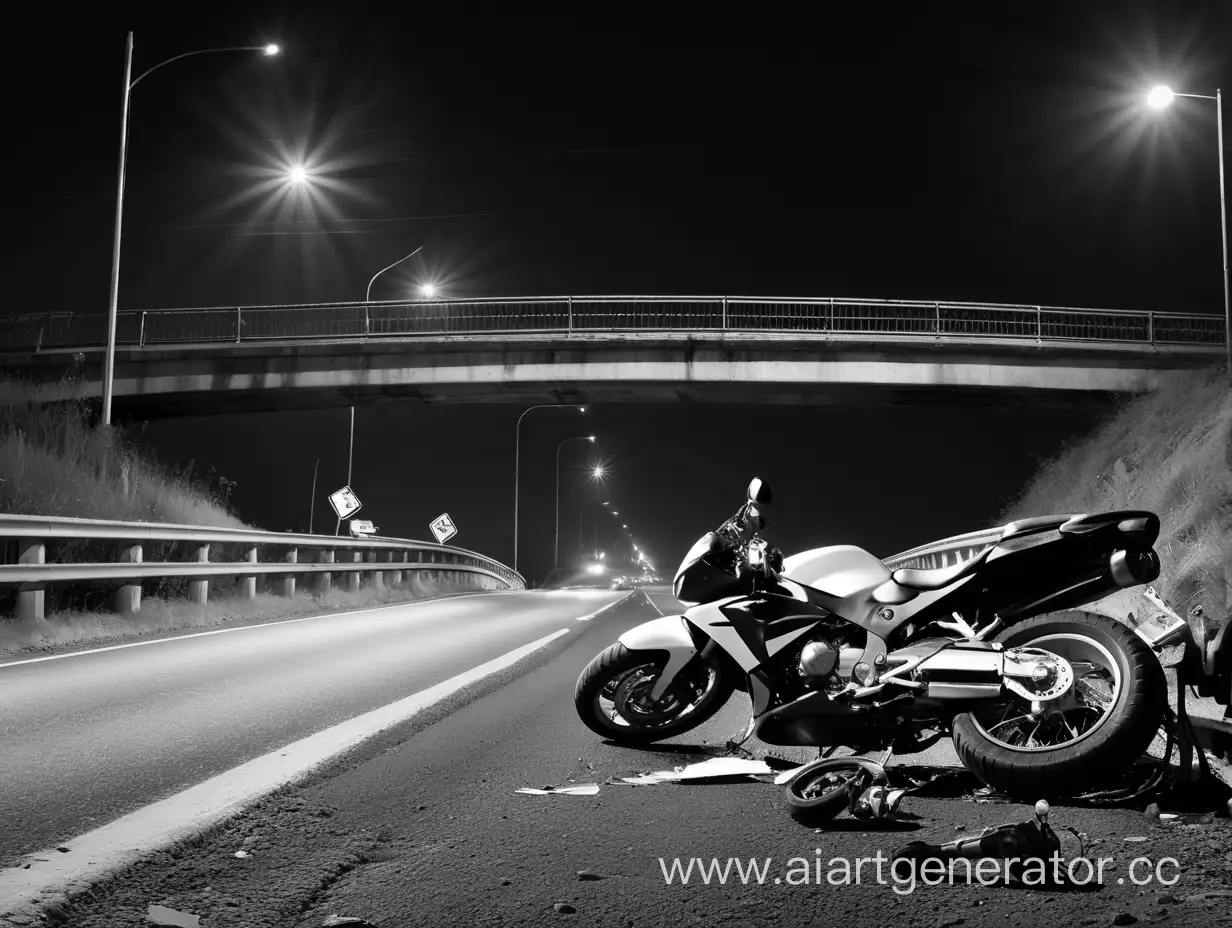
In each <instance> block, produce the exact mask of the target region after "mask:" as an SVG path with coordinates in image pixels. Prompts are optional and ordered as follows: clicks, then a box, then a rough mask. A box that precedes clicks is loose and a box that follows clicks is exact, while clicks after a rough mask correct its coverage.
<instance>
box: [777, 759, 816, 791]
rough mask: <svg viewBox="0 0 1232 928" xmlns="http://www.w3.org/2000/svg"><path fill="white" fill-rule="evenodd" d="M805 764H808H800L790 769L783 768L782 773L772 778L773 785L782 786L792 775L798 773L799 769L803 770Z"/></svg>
mask: <svg viewBox="0 0 1232 928" xmlns="http://www.w3.org/2000/svg"><path fill="white" fill-rule="evenodd" d="M807 766H808V764H801V765H800V766H799V767H793V768H792V769H791V770H784V771H783V772H782V773H780V774H779V775H778V776H776V777H775V778H774V785H775V786H782V785H783V784H784V783H786V782H787V781H788V780H790V779H791V778H792V777H794V776H795V775H796V774H797V773H799V772H800V771H801V770H803V769H804V768H805V767H807Z"/></svg>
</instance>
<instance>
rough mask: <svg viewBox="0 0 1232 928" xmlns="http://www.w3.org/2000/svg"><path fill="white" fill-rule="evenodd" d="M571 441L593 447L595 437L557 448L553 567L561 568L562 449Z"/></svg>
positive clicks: (579, 436)
mask: <svg viewBox="0 0 1232 928" xmlns="http://www.w3.org/2000/svg"><path fill="white" fill-rule="evenodd" d="M571 441H588V442H590V443H591V444H592V445H593V444H594V443H595V436H593V435H576V436H574V437H573V438H566V439H565V440H564V441H562V442H561V443H560V444H559V445H557V446H556V553H555V554H554V555H553V560H552V566H553V567H559V566H560V449H561V448H563V447H565V445H567V444H568V443H569V442H571Z"/></svg>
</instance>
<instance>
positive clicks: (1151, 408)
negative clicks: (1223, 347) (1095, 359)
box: [1002, 369, 1232, 621]
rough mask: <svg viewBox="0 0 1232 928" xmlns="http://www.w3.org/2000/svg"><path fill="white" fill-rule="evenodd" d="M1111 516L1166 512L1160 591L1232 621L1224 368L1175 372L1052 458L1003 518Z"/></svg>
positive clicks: (1229, 410) (1231, 398)
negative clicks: (1231, 609) (1072, 514)
mask: <svg viewBox="0 0 1232 928" xmlns="http://www.w3.org/2000/svg"><path fill="white" fill-rule="evenodd" d="M1105 509H1148V510H1151V511H1152V512H1156V513H1158V514H1159V516H1160V519H1161V521H1162V525H1163V527H1162V530H1161V532H1160V537H1159V541H1158V542H1157V543H1156V545H1155V547H1156V550H1157V551H1158V552H1159V555H1160V559H1161V561H1162V563H1163V569H1162V572H1161V575H1160V578H1159V581H1158V582H1157V584H1156V586H1157V587H1158V588H1159V589H1160V591H1161V592H1162V593H1163V594H1164V595H1165V596H1166V597H1167V598H1168V599H1169V601H1170V602H1171V603H1172V605H1173V606H1174V607H1175V608H1177V609H1178V611H1180V610H1184V611H1188V610H1189V609H1190V608H1191V607H1192V606H1193V605H1195V604H1198V603H1201V604H1202V606H1203V608H1204V609H1205V610H1206V614H1207V616H1208V617H1209V618H1210V619H1212V620H1215V621H1225V620H1226V618H1227V616H1228V613H1229V599H1228V595H1229V593H1228V581H1229V579H1230V577H1232V569H1229V567H1230V564H1229V562H1230V561H1232V389H1229V387H1228V382H1227V378H1226V375H1225V374H1224V373H1223V371H1222V370H1220V369H1212V370H1207V371H1200V372H1194V373H1185V374H1175V375H1170V376H1169V377H1168V378H1167V379H1166V381H1165V383H1164V384H1163V385H1162V386H1161V388H1160V389H1158V390H1156V391H1154V392H1152V393H1148V394H1144V395H1142V396H1139V397H1135V398H1134V399H1131V400H1129V401H1127V402H1126V403H1125V404H1124V405H1123V406H1122V407H1121V408H1120V409H1119V410H1117V411H1116V413H1115V414H1113V415H1112V416H1110V417H1109V418H1108V419H1107V420H1106V421H1105V422H1104V423H1103V424H1101V425H1100V426H1099V427H1098V428H1096V429H1095V430H1094V431H1093V432H1092V433H1091V434H1089V435H1085V436H1082V437H1079V438H1076V439H1074V440H1073V441H1071V442H1070V443H1069V444H1068V445H1067V446H1066V447H1064V448H1063V449H1062V450H1061V452H1060V453H1059V454H1057V455H1056V456H1055V457H1053V458H1052V459H1051V460H1048V461H1046V462H1045V463H1044V464H1043V466H1042V467H1041V468H1040V470H1039V472H1038V473H1037V474H1036V476H1035V478H1034V479H1033V480H1032V481H1031V483H1030V484H1028V486H1027V487H1026V489H1025V490H1024V491H1023V493H1022V495H1021V496H1020V497H1019V498H1018V499H1017V500H1016V501H1015V502H1014V503H1013V504H1012V505H1010V506H1009V507H1008V508H1007V510H1006V511H1005V512H1004V513H1003V514H1002V519H1003V520H1005V521H1009V520H1011V519H1016V518H1024V517H1027V516H1036V515H1048V514H1052V513H1064V512H1095V511H1098V510H1105Z"/></svg>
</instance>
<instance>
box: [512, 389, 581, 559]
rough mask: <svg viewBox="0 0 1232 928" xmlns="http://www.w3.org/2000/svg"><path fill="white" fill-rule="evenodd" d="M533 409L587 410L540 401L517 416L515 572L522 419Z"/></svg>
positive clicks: (515, 443) (515, 433) (515, 440)
mask: <svg viewBox="0 0 1232 928" xmlns="http://www.w3.org/2000/svg"><path fill="white" fill-rule="evenodd" d="M533 409H578V410H579V412H583V413H585V412H586V407H584V405H573V404H567V405H562V404H559V403H540V404H537V405H529V407H526V409H524V410H522V414H521V415H519V417H517V425H516V426H515V428H514V572H515V573H516V572H517V500H519V497H520V493H519V487H520V486H521V484H520V481H521V460H522V458H521V454H522V419H525V418H526V413H529V412H531V410H533Z"/></svg>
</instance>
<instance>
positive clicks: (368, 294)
mask: <svg viewBox="0 0 1232 928" xmlns="http://www.w3.org/2000/svg"><path fill="white" fill-rule="evenodd" d="M297 170H299V171H302V170H303V168H292V169H291V174H292V179H294V174H295V172H296V171H297ZM423 249H424V246H423V245H420V246H419V247H418V248H416V249H415V250H414V251H412V252H411V253H410V254H409V255H403V256H402V257H401V258H399V259H398V260H397V261H395V262H394V263H393V264H390V265H388V266H386V267H383V268H381V269H380V270H379V271H377V272H376V273H375V274H373V275H372V280H370V281H368V289H367V290H366V291H364V302H365V303H371V302H372V285H373V283H375V282H376V279H377V278H378V277H380V276H381V275H382V274H384V273H385V272H386V271H388V270H391V269H392V268H395V267H397V266H398V265H399V264H401V263H402V262H403V261H405V260H407V259H408V258H413V257H415V256H416V255H417V254H419V253H420V252H421V251H423Z"/></svg>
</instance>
